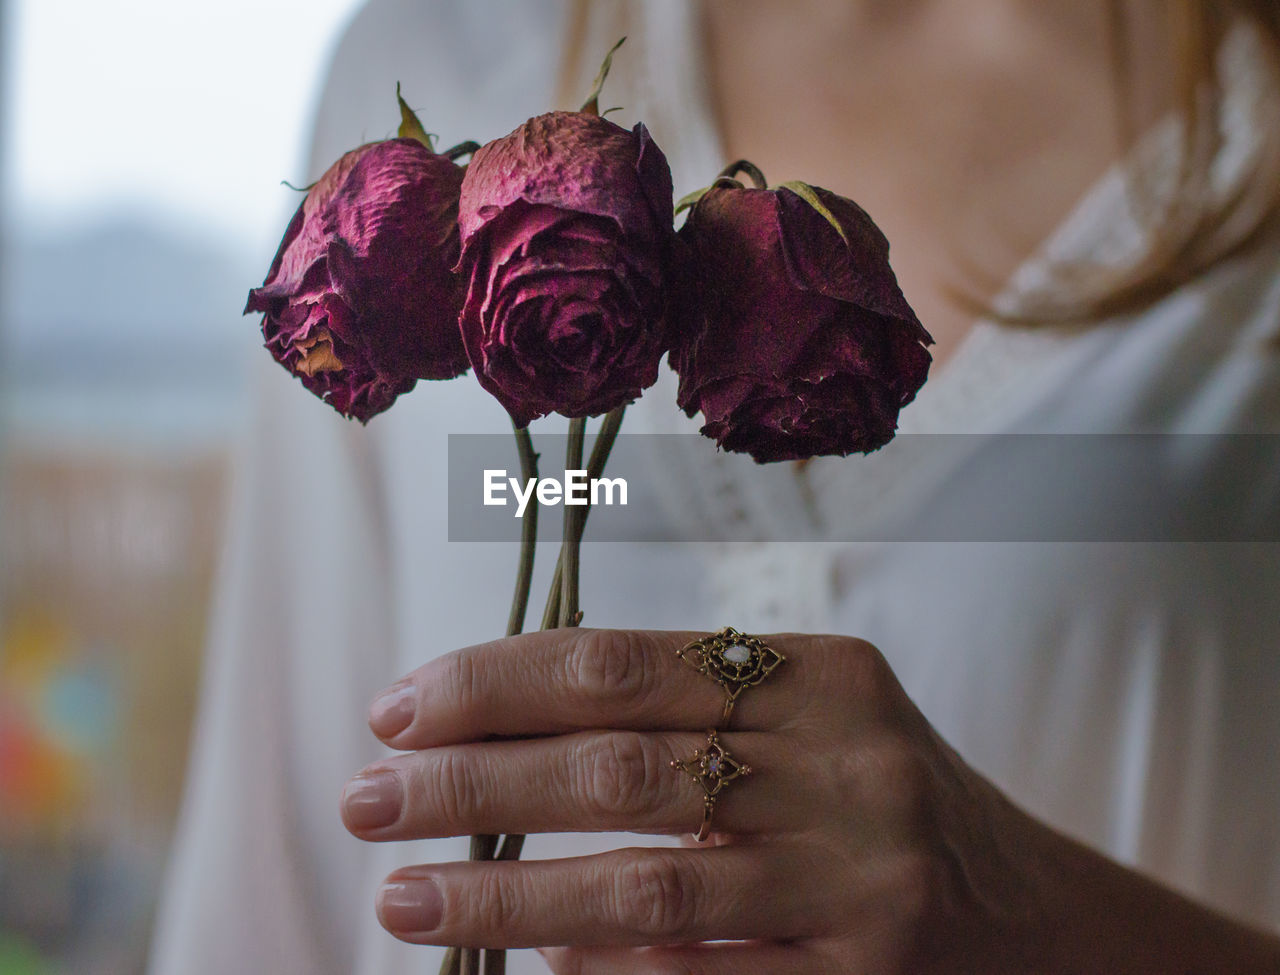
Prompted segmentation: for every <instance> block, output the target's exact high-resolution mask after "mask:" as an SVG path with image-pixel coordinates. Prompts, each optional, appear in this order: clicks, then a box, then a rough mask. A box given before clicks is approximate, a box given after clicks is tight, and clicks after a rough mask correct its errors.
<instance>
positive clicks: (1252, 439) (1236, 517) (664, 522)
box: [448, 434, 1280, 542]
mask: <svg viewBox="0 0 1280 975" xmlns="http://www.w3.org/2000/svg"><path fill="white" fill-rule="evenodd" d="M534 441H535V447H536V449H537V450H538V452H539V454H540V463H539V475H540V477H541V478H542V479H543V480H542V481H541V482H540V483H539V484H537V485H534V486H532V487H531V486H530V485H529V484H527V483H526V482H525V481H524V479H523V478H522V476H521V473H520V466H519V462H518V459H517V456H516V450H515V444H514V441H513V439H512V438H511V437H510V436H499V435H453V436H450V437H449V457H448V462H449V540H450V541H454V542H511V541H517V540H518V539H519V537H520V529H521V523H522V518H523V517H527V516H528V514H529V512H531V511H532V510H533V509H534V508H535V507H536V508H537V510H538V519H539V524H538V528H539V531H538V537H539V539H540V540H547V541H554V540H558V539H559V538H560V534H561V525H562V521H563V518H564V513H565V503H564V501H565V497H566V494H567V496H568V497H569V499H570V500H571V501H572V502H574V503H578V502H584V504H585V506H587V507H589V510H590V517H589V519H588V523H587V530H586V536H585V541H587V542H593V541H613V542H617V541H672V542H691V541H728V542H735V541H738V542H740V541H787V542H795V541H813V542H820V541H827V542H871V541H875V542H1275V541H1280V435H1269V434H1108V435H1084V434H1080V435H1061V434H1056V435H1047V434H1011V435H963V434H958V435H942V434H930V435H915V436H911V435H902V436H899V437H898V438H897V439H896V440H894V441H893V442H892V443H891V444H889V445H888V446H887V447H885V448H884V449H882V450H881V451H878V452H877V453H874V454H871V455H868V456H865V457H863V456H859V455H855V456H851V457H846V458H818V459H816V460H814V461H811V462H809V463H806V464H803V465H798V464H791V463H782V464H769V465H756V464H754V463H752V462H751V460H750V459H749V458H746V457H741V456H738V455H731V454H726V453H723V452H721V451H718V450H717V449H716V447H715V445H714V444H713V443H712V442H711V441H709V440H706V439H705V438H702V437H699V436H693V435H690V436H686V435H643V434H622V435H621V436H620V437H619V438H618V442H617V444H616V446H615V448H614V451H613V455H612V457H611V458H610V461H609V464H608V466H607V468H606V470H605V472H604V477H605V478H606V479H607V480H606V481H605V482H602V483H597V484H594V485H592V484H588V483H586V479H585V472H583V473H581V474H571V475H569V476H566V471H565V464H564V460H563V458H564V451H565V447H566V437H564V436H563V435H541V436H540V435H535V437H534ZM591 445H592V438H591V437H588V440H587V454H588V455H589V454H590V450H591ZM585 466H586V465H585V464H584V465H583V467H584V468H585ZM592 501H594V503H591V502H592ZM486 502H487V503H486ZM522 503H523V510H522Z"/></svg>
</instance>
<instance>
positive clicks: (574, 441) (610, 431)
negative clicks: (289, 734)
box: [442, 406, 627, 975]
mask: <svg viewBox="0 0 1280 975" xmlns="http://www.w3.org/2000/svg"><path fill="white" fill-rule="evenodd" d="M626 409H627V408H626V407H625V406H619V407H618V408H617V409H616V410H613V411H612V412H610V413H609V414H608V415H606V416H605V418H604V420H603V421H602V422H601V424H600V429H599V431H597V433H596V442H595V445H594V446H593V447H592V449H591V457H590V459H589V460H588V461H587V478H588V481H590V480H591V479H592V478H597V477H600V476H601V475H602V474H603V473H604V467H605V464H606V463H608V461H609V454H610V453H611V452H612V450H613V445H614V442H615V441H616V440H617V439H618V430H619V428H621V426H622V416H623V414H624V413H625V412H626ZM525 433H526V436H527V431H525ZM519 435H520V431H517V433H516V436H517V438H519ZM585 435H586V421H585V420H573V421H571V423H570V425H569V445H568V449H567V450H566V457H565V469H566V470H581V469H582V452H583V446H584V440H585ZM517 442H518V441H517ZM525 449H526V448H525V447H521V451H522V454H521V469H522V470H523V471H524V474H525V477H529V476H530V474H529V468H526V467H524V453H523V451H524V450H525ZM527 450H528V452H529V453H530V454H531V455H532V457H533V460H534V462H536V460H537V455H536V454H533V446H532V441H530V442H529V446H528V448H527ZM534 470H536V467H535V468H534ZM535 476H536V475H535ZM590 512H591V508H590V505H586V506H582V507H578V506H570V505H565V537H564V541H562V542H561V543H560V559H559V561H557V562H556V569H555V574H554V575H553V576H552V579H551V587H550V589H549V591H548V593H547V605H546V608H545V609H544V610H543V613H542V629H544V630H550V629H554V628H555V627H556V626H557V625H560V626H577V622H576V621H574V622H563V621H562V620H563V619H565V618H571V617H565V615H564V614H563V613H562V612H561V608H562V607H564V606H569V605H571V606H572V607H573V609H572V614H573V616H574V617H577V618H579V619H580V618H581V614H580V613H579V612H578V608H577V607H578V585H577V582H578V580H577V568H576V566H577V562H578V546H579V545H580V544H581V542H582V535H583V532H584V530H585V529H586V524H587V515H588V514H589V513H590ZM571 513H572V514H571ZM571 518H572V521H571ZM526 528H527V526H526ZM570 538H572V539H573V545H572V550H573V551H572V555H571V556H570V555H567V553H568V552H569V550H570V548H571V546H570ZM523 558H524V555H523V549H522V552H521V559H522V562H521V564H522V571H523ZM529 560H530V566H532V560H533V555H532V553H531V554H530V555H529ZM570 563H572V568H571V570H570V571H571V572H572V583H570V582H569V581H568V580H569V578H570V575H569V573H566V571H565V566H566V564H570ZM514 612H515V607H514V605H513V607H512V613H513V618H514ZM524 840H525V838H524V836H523V835H522V834H519V833H510V834H508V835H507V836H505V837H503V838H502V845H501V846H499V847H498V848H497V851H496V853H493V852H491V853H490V857H492V858H493V859H497V860H518V859H520V853H521V851H522V850H523V849H524ZM472 950H474V949H464V950H463V952H462V953H463V955H464V956H465V954H466V953H467V952H469V951H472ZM450 954H453V949H450ZM447 959H448V956H446V961H447ZM506 970H507V953H506V952H505V951H503V950H500V949H486V950H485V952H484V975H506ZM442 975H457V970H456V969H455V970H454V971H453V972H444V970H443V969H442ZM463 975H470V973H469V972H466V971H464V972H463Z"/></svg>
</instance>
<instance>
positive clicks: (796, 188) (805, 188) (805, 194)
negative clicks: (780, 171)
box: [778, 180, 849, 245]
mask: <svg viewBox="0 0 1280 975" xmlns="http://www.w3.org/2000/svg"><path fill="white" fill-rule="evenodd" d="M778 189H788V190H790V191H791V192H792V193H794V194H795V195H796V196H798V197H800V199H802V200H804V202H805V203H807V204H809V206H811V207H813V208H814V209H815V210H817V211H818V212H819V213H820V214H822V217H823V219H824V220H826V221H827V223H829V224H831V226H833V227H835V228H836V233H838V234H839V235H840V239H841V240H843V241H844V242H845V244H846V245H848V243H849V238H848V236H847V235H846V234H845V232H844V227H842V226H840V221H839V220H837V219H836V216H835V214H834V213H832V212H831V211H830V210H828V209H827V207H826V204H824V203H823V202H822V200H821V199H820V198H819V196H818V194H817V192H815V190H814V188H813V187H812V186H810V185H809V184H808V183H801V182H800V181H799V180H792V181H791V182H789V183H779V184H778Z"/></svg>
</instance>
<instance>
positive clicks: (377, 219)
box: [245, 139, 467, 422]
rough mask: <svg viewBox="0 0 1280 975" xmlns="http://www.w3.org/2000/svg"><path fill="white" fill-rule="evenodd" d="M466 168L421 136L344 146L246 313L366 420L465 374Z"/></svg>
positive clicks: (323, 390)
mask: <svg viewBox="0 0 1280 975" xmlns="http://www.w3.org/2000/svg"><path fill="white" fill-rule="evenodd" d="M461 185H462V167H460V166H458V165H456V164H455V163H454V162H452V161H451V160H450V159H448V158H446V157H445V156H442V155H438V154H436V153H434V152H432V151H431V150H430V149H428V148H427V147H426V146H424V145H423V144H422V143H421V142H418V141H416V140H413V139H391V140H389V141H386V142H375V143H371V144H369V145H366V146H362V147H360V148H359V149H356V150H353V151H352V152H349V153H347V154H346V155H345V156H343V157H342V158H341V159H339V160H338V161H337V162H336V163H334V165H333V166H332V167H331V168H330V169H329V171H328V172H326V173H325V174H324V176H322V177H321V178H320V180H319V182H317V183H316V184H315V186H313V187H312V188H311V190H310V192H309V193H308V194H307V198H306V199H305V200H304V201H303V202H302V205H301V206H300V207H298V211H297V213H295V214H294V216H293V221H292V222H291V223H290V224H289V229H288V230H287V231H286V233H285V236H284V240H283V241H281V244H280V250H279V251H278V252H277V253H276V257H275V260H274V261H273V262H272V265H271V270H270V271H269V272H268V274H267V279H266V281H265V282H264V284H263V285H262V287H260V288H254V289H253V290H252V291H250V292H249V302H248V304H247V305H246V306H245V313H246V314H247V313H249V312H263V313H264V315H265V317H264V318H263V322H262V333H263V336H264V338H265V339H266V346H267V348H268V349H269V350H270V352H271V354H272V355H273V356H274V357H275V358H276V360H277V361H278V362H279V363H280V364H281V365H283V366H284V367H285V368H286V369H288V370H289V371H290V372H292V373H293V374H294V375H295V376H297V377H298V378H299V379H300V380H302V384H303V385H304V386H306V387H307V389H309V390H311V392H313V393H315V394H316V395H317V396H319V397H321V398H322V399H323V400H324V401H325V402H327V403H328V404H329V405H330V406H332V407H333V408H334V409H336V410H337V411H338V412H339V413H341V414H343V415H344V416H349V417H355V418H356V419H358V420H360V421H361V422H367V421H368V420H369V418H370V417H372V416H374V415H375V414H377V413H381V412H382V411H383V410H385V409H386V408H387V407H389V406H390V405H391V404H392V402H394V401H395V398H396V397H397V396H399V395H400V394H401V393H405V392H408V391H409V390H410V389H412V388H413V386H414V383H416V382H417V380H419V379H451V378H452V377H454V376H457V375H458V374H460V373H462V372H465V371H466V368H467V357H466V351H465V350H464V349H463V346H462V337H461V335H460V333H459V331H458V311H459V308H460V305H461V292H460V289H459V286H458V281H457V278H456V277H455V275H454V274H453V273H452V267H453V264H454V263H455V262H456V261H457V259H458V229H457V213H458V193H459V190H460V188H461Z"/></svg>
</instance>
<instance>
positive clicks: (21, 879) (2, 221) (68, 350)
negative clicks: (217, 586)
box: [0, 0, 392, 975]
mask: <svg viewBox="0 0 1280 975" xmlns="http://www.w3.org/2000/svg"><path fill="white" fill-rule="evenodd" d="M356 6H358V0H219V2H218V3H216V4H215V3H194V2H191V0H177V2H174V0H111V2H109V3H103V2H101V0H0V106H2V113H3V114H2V115H0V185H2V187H3V191H2V195H0V248H2V251H0V975H36V973H40V975H44V973H54V972H58V973H61V972H68V973H76V975H107V973H111V975H115V973H134V972H139V971H141V970H142V968H143V965H144V961H145V953H146V942H147V938H148V935H149V927H150V919H151V914H152V909H153V906H154V902H155V898H156V895H157V890H158V883H159V881H160V879H161V876H162V872H163V868H164V858H165V853H166V849H167V845H168V841H169V837H170V835H171V830H172V825H173V819H174V815H175V813H176V809H177V803H178V799H179V795H180V789H181V778H182V770H183V764H184V760H185V756H186V748H187V739H188V733H189V724H190V719H191V715H192V711H193V708H194V702H195V697H196V677H197V674H198V671H199V655H200V646H201V637H202V632H203V627H204V619H205V614H206V606H207V599H208V587H209V582H210V577H211V572H212V568H213V565H214V563H215V561H216V557H217V539H218V537H219V528H220V519H221V517H222V509H223V499H224V491H225V487H226V481H227V460H228V454H229V451H230V449H231V446H232V444H233V442H234V439H235V437H236V435H237V428H238V426H239V425H240V423H241V422H242V420H243V416H244V412H243V407H244V397H245V365H246V362H247V361H248V359H249V357H251V356H253V355H255V354H265V353H262V352H261V350H260V348H259V344H260V339H259V338H258V337H257V336H256V335H255V329H256V322H255V321H253V320H251V319H241V318H240V311H241V309H242V307H243V305H244V300H245V295H246V292H247V291H248V289H249V288H250V287H251V286H253V285H255V284H258V283H260V282H261V280H262V278H263V276H264V275H265V273H266V269H267V266H268V264H269V263H270V260H271V257H272V255H273V254H274V252H275V248H276V245H277V243H278V242H279V238H280V235H281V233H282V232H283V230H284V227H285V223H286V221H287V219H288V217H289V215H290V214H291V212H292V210H293V209H294V207H296V206H297V203H298V196H297V194H296V193H295V192H293V191H291V190H289V189H287V188H285V187H283V186H281V185H280V181H281V180H289V181H290V182H292V183H294V184H295V185H299V186H303V185H306V184H307V183H309V182H310V181H311V180H312V179H314V178H315V176H317V175H318V174H316V173H309V172H307V171H306V167H305V143H306V139H307V133H308V131H309V129H310V126H311V122H312V101H313V97H314V95H315V94H316V91H317V88H318V85H319V81H320V78H321V76H322V73H323V71H324V68H325V65H326V63H327V59H328V56H329V52H330V50H331V47H332V45H333V43H334V42H335V40H336V38H337V35H338V33H339V32H340V30H341V28H342V26H343V25H344V23H345V21H346V20H347V19H348V18H349V17H350V16H351V14H352V13H353V12H354V9H355V7H356ZM388 97H389V98H390V97H392V93H388ZM385 134H386V133H371V134H370V137H371V138H373V137H379V136H381V135H385Z"/></svg>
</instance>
